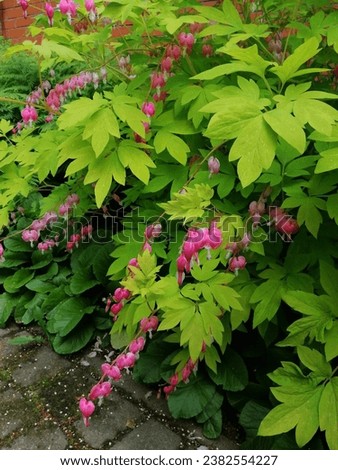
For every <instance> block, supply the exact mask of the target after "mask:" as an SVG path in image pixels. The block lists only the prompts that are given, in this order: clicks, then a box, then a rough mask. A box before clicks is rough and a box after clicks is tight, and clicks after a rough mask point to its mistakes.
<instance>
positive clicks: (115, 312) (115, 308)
mask: <svg viewBox="0 0 338 470" xmlns="http://www.w3.org/2000/svg"><path fill="white" fill-rule="evenodd" d="M122 308H123V303H122V302H119V303H117V304H114V305H112V306H111V307H110V311H111V313H112V314H113V315H114V316H115V315H118V314H119V313H120V311H121V310H122Z"/></svg>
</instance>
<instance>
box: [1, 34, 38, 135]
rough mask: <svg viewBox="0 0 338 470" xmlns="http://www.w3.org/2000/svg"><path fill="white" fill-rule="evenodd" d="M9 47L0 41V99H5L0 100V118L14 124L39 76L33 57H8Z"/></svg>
mask: <svg viewBox="0 0 338 470" xmlns="http://www.w3.org/2000/svg"><path fill="white" fill-rule="evenodd" d="M9 47H10V44H9V43H7V42H5V41H4V40H0V75H1V83H0V97H1V98H5V100H2V99H0V116H1V119H4V120H10V121H12V122H13V123H15V122H16V121H19V120H20V108H21V107H22V104H23V103H24V102H25V99H26V96H27V95H28V94H29V93H30V92H31V91H32V90H33V89H34V88H35V87H36V86H37V85H38V83H39V75H38V63H37V61H36V60H35V58H34V57H32V56H29V55H27V54H25V53H20V54H16V55H13V56H10V57H8V56H6V52H7V50H8V48H9ZM6 100H7V101H6ZM11 100H12V101H11ZM9 130H11V129H9ZM7 132H8V131H5V133H7Z"/></svg>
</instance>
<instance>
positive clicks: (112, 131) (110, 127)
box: [82, 107, 120, 157]
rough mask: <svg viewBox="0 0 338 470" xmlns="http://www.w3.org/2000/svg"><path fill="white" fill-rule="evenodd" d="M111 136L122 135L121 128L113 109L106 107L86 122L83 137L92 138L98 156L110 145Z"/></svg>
mask: <svg viewBox="0 0 338 470" xmlns="http://www.w3.org/2000/svg"><path fill="white" fill-rule="evenodd" d="M110 136H113V137H117V138H119V137H120V129H119V125H118V122H117V119H116V116H115V114H114V113H113V111H112V110H111V109H110V108H108V107H106V108H102V109H100V110H99V111H96V113H95V114H93V115H92V116H91V118H90V120H89V121H88V123H87V124H86V127H85V129H84V131H83V134H82V137H83V138H84V139H90V140H91V144H92V147H93V150H94V152H95V155H96V157H98V156H99V155H101V153H102V152H103V151H104V149H105V148H106V146H107V145H108V142H109V139H110Z"/></svg>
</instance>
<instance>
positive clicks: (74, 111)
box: [57, 94, 107, 129]
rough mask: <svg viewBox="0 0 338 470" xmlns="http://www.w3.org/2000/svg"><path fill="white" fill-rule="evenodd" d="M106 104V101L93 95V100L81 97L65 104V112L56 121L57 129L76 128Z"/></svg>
mask: <svg viewBox="0 0 338 470" xmlns="http://www.w3.org/2000/svg"><path fill="white" fill-rule="evenodd" d="M106 104H107V101H106V100H104V99H103V98H101V97H100V95H98V94H95V95H94V99H90V98H86V97H84V96H83V97H81V98H79V99H77V100H74V101H72V102H71V103H68V104H65V105H64V108H65V110H64V111H63V112H62V114H61V115H60V116H59V118H58V120H57V124H58V127H59V129H67V128H70V127H76V126H77V125H79V124H82V123H83V122H87V121H88V120H89V118H90V117H91V116H93V114H95V113H96V112H97V111H98V110H99V109H100V108H102V107H103V106H105V105H106Z"/></svg>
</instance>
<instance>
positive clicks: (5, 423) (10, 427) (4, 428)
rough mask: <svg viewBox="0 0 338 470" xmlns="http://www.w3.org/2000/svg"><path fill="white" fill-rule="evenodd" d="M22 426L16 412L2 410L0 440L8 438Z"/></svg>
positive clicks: (0, 415) (13, 410)
mask: <svg viewBox="0 0 338 470" xmlns="http://www.w3.org/2000/svg"><path fill="white" fill-rule="evenodd" d="M21 425H22V419H21V418H19V416H18V413H17V410H15V409H11V410H5V411H4V410H3V409H2V411H1V414H0V439H3V438H4V437H7V436H9V435H10V434H11V433H12V432H13V431H16V430H17V429H19V428H20V426H21Z"/></svg>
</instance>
